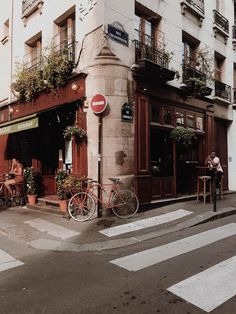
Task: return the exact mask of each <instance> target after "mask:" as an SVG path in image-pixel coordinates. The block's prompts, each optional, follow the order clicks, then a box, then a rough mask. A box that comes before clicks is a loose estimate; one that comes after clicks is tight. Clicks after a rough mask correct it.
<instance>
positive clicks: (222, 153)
mask: <svg viewBox="0 0 236 314" xmlns="http://www.w3.org/2000/svg"><path fill="white" fill-rule="evenodd" d="M227 128H228V124H227V122H226V121H225V120H221V119H215V121H214V132H215V134H214V139H215V147H214V150H215V152H216V154H217V156H219V158H220V162H221V165H222V168H223V172H224V189H228V145H227V142H228V140H227Z"/></svg>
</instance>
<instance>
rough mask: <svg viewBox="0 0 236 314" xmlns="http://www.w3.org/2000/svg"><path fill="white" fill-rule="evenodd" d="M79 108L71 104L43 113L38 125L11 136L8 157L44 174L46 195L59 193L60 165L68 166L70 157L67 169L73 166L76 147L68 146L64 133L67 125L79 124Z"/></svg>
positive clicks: (6, 155)
mask: <svg viewBox="0 0 236 314" xmlns="http://www.w3.org/2000/svg"><path fill="white" fill-rule="evenodd" d="M76 110H77V108H76V106H74V105H73V104H70V105H67V106H61V107H60V108H56V109H53V110H49V111H46V112H43V113H40V114H38V127H37V128H33V129H29V130H25V131H22V132H16V133H12V134H9V136H8V141H7V147H6V152H5V158H6V159H12V158H14V157H16V158H17V159H19V160H20V162H21V163H22V164H23V167H31V166H33V167H34V170H35V171H37V172H38V174H39V176H40V181H41V185H42V194H45V195H47V194H54V193H55V191H56V186H55V174H56V171H57V169H58V168H59V167H60V166H62V165H64V166H65V158H66V157H67V160H70V164H67V165H66V167H67V169H68V170H70V169H71V168H72V147H71V146H70V147H69V148H68V145H66V141H65V139H64V136H63V132H64V129H65V128H66V126H68V125H73V124H74V123H75V120H76ZM68 149H69V150H68ZM68 155H70V156H69V157H70V158H69V157H68Z"/></svg>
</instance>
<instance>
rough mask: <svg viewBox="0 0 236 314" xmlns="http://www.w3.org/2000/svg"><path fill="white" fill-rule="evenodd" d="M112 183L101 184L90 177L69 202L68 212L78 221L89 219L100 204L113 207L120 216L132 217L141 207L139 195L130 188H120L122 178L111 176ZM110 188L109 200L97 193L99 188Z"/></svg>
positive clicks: (103, 206) (103, 189)
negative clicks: (104, 199)
mask: <svg viewBox="0 0 236 314" xmlns="http://www.w3.org/2000/svg"><path fill="white" fill-rule="evenodd" d="M109 180H110V181H111V182H112V183H108V184H99V183H98V182H97V181H94V180H91V179H88V180H87V184H86V186H85V187H84V188H82V190H81V191H79V192H77V193H76V194H74V195H73V196H72V197H71V198H70V200H69V203H68V212H69V215H70V217H71V218H73V219H74V220H76V221H86V220H89V219H90V218H91V217H92V216H93V215H94V213H95V210H96V206H98V204H100V205H101V206H102V208H103V209H104V208H105V209H112V211H113V213H114V214H115V215H116V216H117V217H119V218H130V217H132V216H133V215H135V214H136V213H137V211H138V208H139V200H138V198H137V196H136V195H135V194H134V193H133V192H132V191H130V190H121V189H119V185H120V183H121V182H120V179H116V178H109ZM107 187H110V188H109V191H108V192H109V194H108V197H107V201H106V202H105V201H103V197H101V198H100V197H99V196H98V195H97V194H98V193H97V192H98V189H100V190H101V191H102V193H104V191H106V188H107Z"/></svg>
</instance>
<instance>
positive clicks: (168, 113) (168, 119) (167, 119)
mask: <svg viewBox="0 0 236 314" xmlns="http://www.w3.org/2000/svg"><path fill="white" fill-rule="evenodd" d="M164 124H168V125H172V124H173V111H172V110H171V109H165V110H164Z"/></svg>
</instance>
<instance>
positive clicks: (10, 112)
mask: <svg viewBox="0 0 236 314" xmlns="http://www.w3.org/2000/svg"><path fill="white" fill-rule="evenodd" d="M13 112H14V109H13V108H12V107H11V106H9V114H13Z"/></svg>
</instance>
